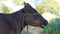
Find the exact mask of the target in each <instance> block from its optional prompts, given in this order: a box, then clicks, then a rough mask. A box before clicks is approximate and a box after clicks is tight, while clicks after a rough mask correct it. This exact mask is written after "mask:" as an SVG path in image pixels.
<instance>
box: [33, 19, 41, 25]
mask: <svg viewBox="0 0 60 34" xmlns="http://www.w3.org/2000/svg"><path fill="white" fill-rule="evenodd" d="M33 24H34V25H36V26H40V25H41V22H40V21H39V20H36V21H34V23H33Z"/></svg>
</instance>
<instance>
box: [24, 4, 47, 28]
mask: <svg viewBox="0 0 60 34" xmlns="http://www.w3.org/2000/svg"><path fill="white" fill-rule="evenodd" d="M24 11H25V12H24V14H25V17H24V18H25V20H24V21H25V24H29V25H32V26H40V27H42V28H44V26H46V25H47V24H48V22H47V21H46V20H45V19H44V18H43V17H42V16H41V15H40V14H39V13H38V12H37V11H36V10H35V9H34V8H32V7H31V6H30V5H29V4H28V3H25V8H24Z"/></svg>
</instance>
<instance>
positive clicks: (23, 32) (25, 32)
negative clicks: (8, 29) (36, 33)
mask: <svg viewBox="0 0 60 34" xmlns="http://www.w3.org/2000/svg"><path fill="white" fill-rule="evenodd" d="M21 34H31V32H27V31H22V32H21Z"/></svg>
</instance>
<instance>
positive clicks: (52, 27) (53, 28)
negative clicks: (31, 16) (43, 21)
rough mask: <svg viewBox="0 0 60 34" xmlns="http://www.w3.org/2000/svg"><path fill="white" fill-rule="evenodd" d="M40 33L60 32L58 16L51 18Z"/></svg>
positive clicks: (54, 33) (55, 33) (53, 33)
mask: <svg viewBox="0 0 60 34" xmlns="http://www.w3.org/2000/svg"><path fill="white" fill-rule="evenodd" d="M42 34H60V18H56V19H52V20H51V21H50V23H49V24H48V25H47V26H46V27H45V28H44V29H43V31H42Z"/></svg>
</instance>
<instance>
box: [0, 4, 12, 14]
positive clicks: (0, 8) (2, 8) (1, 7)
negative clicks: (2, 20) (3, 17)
mask: <svg viewBox="0 0 60 34" xmlns="http://www.w3.org/2000/svg"><path fill="white" fill-rule="evenodd" d="M0 11H1V12H3V13H6V14H9V13H10V11H12V8H10V7H8V6H6V5H4V4H3V3H0Z"/></svg>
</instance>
